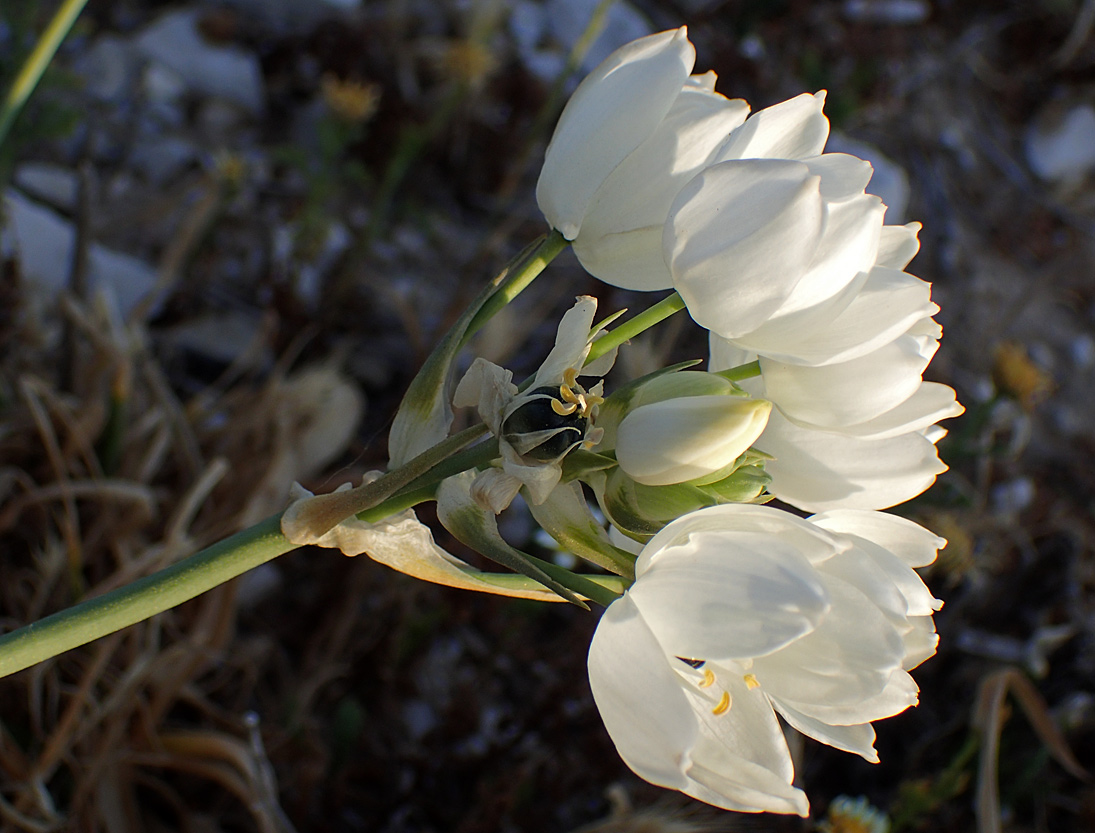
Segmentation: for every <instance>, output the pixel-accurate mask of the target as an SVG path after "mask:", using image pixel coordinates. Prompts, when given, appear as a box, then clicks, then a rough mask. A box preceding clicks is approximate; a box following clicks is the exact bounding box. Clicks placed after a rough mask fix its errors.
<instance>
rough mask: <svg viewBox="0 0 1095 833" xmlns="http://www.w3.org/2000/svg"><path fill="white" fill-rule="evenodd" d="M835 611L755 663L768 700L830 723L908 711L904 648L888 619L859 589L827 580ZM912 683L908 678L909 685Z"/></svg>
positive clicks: (910, 695) (912, 695)
mask: <svg viewBox="0 0 1095 833" xmlns="http://www.w3.org/2000/svg"><path fill="white" fill-rule="evenodd" d="M825 586H826V589H827V591H828V593H829V595H830V597H831V598H832V600H833V607H832V613H831V614H830V615H828V616H826V617H825V618H824V620H823V621H822V622H821V624H820V625H819V626H818V627H817V628H816V629H815V630H813V631H811V632H810V633H809V634H807V635H806V636H804V637H803V638H801V639H799V640H797V641H795V642H792V643H791V644H789V645H787V646H786V647H785V648H783V649H782V650H781V651H779V652H778V653H777V654H774V655H772V656H767V657H758V658H757V659H756V660H755V661H754V663H753V672H754V674H755V675H756V679H757V681H758V682H759V683H760V687H761V688H762V689H764V691H766V692H767V693H768V695H769V696H770V697H772V698H773V699H775V700H778V701H779V702H785V703H787V704H789V705H790V706H791V707H792V708H795V709H797V710H799V711H801V712H802V713H803V714H806V715H809V716H812V717H815V718H818V719H822V720H824V721H825V722H827V723H840V724H849V723H867V722H869V721H871V720H877V719H879V718H883V717H889V716H891V715H893V714H896V713H897V712H899V711H901V710H903V709H905V708H907V707H908V706H910V705H912V704H913V703H914V702H915V701H916V698H915V685H913V686H912V689H911V693H910V690H909V689H908V688H907V687H902V686H901V685H900V684H899V683H898V682H896V678H895V676H894V675H895V672H900V673H901V674H903V675H904V677H905V678H907V677H908V675H907V674H905V672H904V670H903V669H902V661H903V660H904V657H905V645H904V642H903V641H902V639H901V637H900V634H899V633H898V632H897V631H896V629H895V628H894V626H893V624H892V623H890V622H889V621H888V620H887V619H886V617H885V615H884V614H883V613H882V611H880V610H879V609H878V607H876V606H875V605H874V603H873V602H872V600H871V599H870V598H868V597H867V596H866V595H864V594H863V593H862V592H861V591H860V590H858V589H857V588H855V587H853V586H851V585H850V584H848V583H847V582H845V581H843V580H841V579H839V578H836V577H834V576H828V575H826V577H825ZM910 682H911V680H910Z"/></svg>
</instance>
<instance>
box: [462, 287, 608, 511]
mask: <svg viewBox="0 0 1095 833" xmlns="http://www.w3.org/2000/svg"><path fill="white" fill-rule="evenodd" d="M596 311H597V299H596V298H593V297H590V296H588V295H583V296H582V297H580V298H579V299H578V301H577V303H575V305H574V306H573V307H572V308H571V309H569V310H567V312H566V314H565V315H563V318H562V320H561V321H560V322H559V330H558V334H557V335H556V338H555V346H554V347H553V348H552V350H551V352H550V353H549V354H548V356H547V358H546V359H545V360H544V363H543V364H542V365H541V366H540V369H539V370H537V371H536V375H535V377H534V378H533V380H532V383H531V384H530V385H529V386H528V388H527V389H526V390H525V391H524V392H521V391H519V390H518V388H517V385H515V384H513V373H512V372H510V371H509V370H506V369H504V368H501V367H499V366H498V365H496V364H492V363H491V362H488V361H486V360H485V359H481V358H479V359H476V360H475V361H474V362H473V363H472V365H471V367H470V368H468V372H467V373H466V374H464V377H463V378H462V379H461V380H460V383H459V384H458V385H457V386H456V392H455V394H454V396H453V405H454V406H456V407H458V408H462V407H475V408H477V409H478V411H479V416H480V418H481V419H482V420H483V421H484V422H485V423H486V424H487V426H488V427H489V428H490V430H491V433H492V434H494V435H495V436H496V437H497V438H498V447H499V452H500V454H501V458H502V466H501V468H500V469H498V468H491V469H487V470H486V471H484V472H482V473H481V474H480V476H479V479H478V480H477V481H476V483H475V485H474V486H473V488H472V494H473V495H474V497H475V499H476V502H477V503H479V504H480V505H481V506H483V507H484V508H490V509H492V510H493V511H494V512H495V513H498V512H501V511H502V510H503V509H505V508H506V507H507V506H509V504H510V502H511V501H512V500H513V498H514V497H515V496H516V495H517V492H519V491H520V489H521V487H522V486H525V487H527V489H528V492H529V499H530V501H531V502H532V503H534V504H540V503H543V502H544V501H545V500H547V498H548V495H549V494H551V491H552V489H554V488H555V487H556V485H558V483H559V480H560V478H561V477H562V466H561V461H562V459H563V457H565V456H566V454H567V453H568V452H569V451H570V450H571V449H573V448H575V447H576V446H579V445H583V444H585V445H588V446H592V445H595V444H596V443H597V441H598V439H599V438H600V432H599V431H598V429H597V428H596V427H595V426H594V418H595V417H596V412H597V405H598V404H599V403H600V402H601V401H602V398H601V395H600V394H601V391H602V388H603V385H602V383H601V382H599V381H598V382H597V384H596V385H594V386H593V387H592V388H590V389H589V390H586V389H584V388H583V387H582V386H581V385H580V384H579V383H578V381H577V379H578V377H579V376H602V375H604V373H606V372H607V371H608V369H609V368H610V367H611V366H612V362H613V361H614V359H615V355H616V354H615V351H611V352H609V353H607V354H605V355H604V356H601V357H600V358H599V359H597V360H596V361H595V362H591V363H590V364H589V365H588V366H584V364H585V359H586V356H588V355H589V348H590V344H591V342H592V339H591V336H590V330H591V328H592V326H593V316H594V314H595V313H596Z"/></svg>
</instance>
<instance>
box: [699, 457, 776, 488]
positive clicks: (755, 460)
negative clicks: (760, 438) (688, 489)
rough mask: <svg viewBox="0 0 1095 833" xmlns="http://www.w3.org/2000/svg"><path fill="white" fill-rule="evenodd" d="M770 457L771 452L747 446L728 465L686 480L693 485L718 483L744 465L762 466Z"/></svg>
mask: <svg viewBox="0 0 1095 833" xmlns="http://www.w3.org/2000/svg"><path fill="white" fill-rule="evenodd" d="M771 459H773V458H772V455H771V454H765V453H764V452H763V451H757V450H756V449H753V448H749V449H746V451H745V452H744V453H743V454H742V455H741V456H739V457H738V458H737V459H736V460H735V461H734V462H733V463H731V464H730V465H728V466H724V467H723V468H721V469H719V470H718V471H713V472H711V473H710V474H707V475H704V476H703V477H697V478H696V479H695V480H689V481H688V482H689V483H691V484H692V485H693V486H707V485H709V484H711V483H718V482H720V481H722V480H725V479H726V478H727V477H729V476H730V475H732V474H733V473H734V472H735V471H737V470H738V469H740V468H742V467H744V466H758V467H760V468H764V464H765V463H766V462H767V461H768V460H771Z"/></svg>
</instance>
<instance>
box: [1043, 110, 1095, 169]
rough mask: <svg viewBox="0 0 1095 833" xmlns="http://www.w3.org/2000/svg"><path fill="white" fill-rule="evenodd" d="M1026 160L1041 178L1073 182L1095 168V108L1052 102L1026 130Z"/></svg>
mask: <svg viewBox="0 0 1095 833" xmlns="http://www.w3.org/2000/svg"><path fill="white" fill-rule="evenodd" d="M1026 155H1027V162H1028V163H1029V164H1030V167H1031V170H1033V171H1034V173H1035V174H1037V175H1038V176H1039V177H1040V178H1042V179H1044V180H1048V181H1050V182H1056V183H1061V184H1065V185H1072V184H1076V183H1078V182H1079V181H1080V180H1082V179H1083V178H1084V177H1085V176H1087V174H1089V173H1090V172H1091V171H1092V170H1095V107H1092V106H1091V105H1090V104H1080V105H1078V106H1075V107H1072V108H1071V109H1069V110H1066V111H1064V112H1061V111H1060V108H1059V106H1057V105H1051V106H1050V107H1049V108H1047V109H1046V110H1044V111H1043V112H1042V114H1041V115H1040V116H1039V118H1038V119H1037V121H1036V122H1035V123H1034V124H1033V125H1031V127H1030V128H1029V129H1028V130H1027V136H1026Z"/></svg>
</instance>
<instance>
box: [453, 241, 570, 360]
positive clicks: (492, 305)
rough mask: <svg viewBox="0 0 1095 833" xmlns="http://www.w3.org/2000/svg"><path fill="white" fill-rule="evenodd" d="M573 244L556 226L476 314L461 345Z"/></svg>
mask: <svg viewBox="0 0 1095 833" xmlns="http://www.w3.org/2000/svg"><path fill="white" fill-rule="evenodd" d="M569 245H570V241H568V240H567V239H566V238H565V237H563V235H562V234H560V233H559V232H558V231H556V230H555V229H552V230H551V233H550V234H549V235H548V236H547V237H545V238H544V239H543V241H541V242H540V243H539V244H538V245H537V246H536V248H535V249H534V250H533V251H531V252H530V253H529V254H528V255H527V256H526V257H525V258H524V259H523V260H522V261H521V263H520V266H519V267H518V268H517V269H516V270H515V272H514V274H513V275H511V276H509V277H507V278H506V282H505V284H504V285H503V286H502V287H500V288H499V290H498V291H497V292H495V293H494V294H493V295H492V296H491V297H490V299H489V300H488V301H487V302H486V303H485V304H483V307H482V308H481V309H480V310H479V312H477V313H476V314H475V317H474V318H472V320H471V323H470V324H468V329H467V331H466V332H465V333H464V338H463V340H462V341H461V342H460V345H461V346H464V345H465V344H467V343H468V340H469V339H471V337H472V336H473V335H475V334H476V332H478V331H479V329H480V328H481V327H482V326H483V325H484V324H486V323H487V322H488V321H490V320H491V318H493V317H494V316H495V315H496V314H497V313H498V312H499V310H501V309H502V307H504V306H505V305H506V304H508V303H509V302H510V301H512V300H513V299H514V298H516V297H517V296H518V295H520V294H521V293H522V292H523V291H524V290H525V289H526V288H527V287H528V285H529V284H530V283H532V282H533V280H535V279H536V277H537V276H538V275H539V274H540V273H541V272H543V271H544V269H545V268H546V267H547V265H548V264H549V263H551V261H553V260H554V259H555V257H556V256H557V255H558V254H559V252H561V251H562V250H563V249H565V248H566V247H567V246H569Z"/></svg>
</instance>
